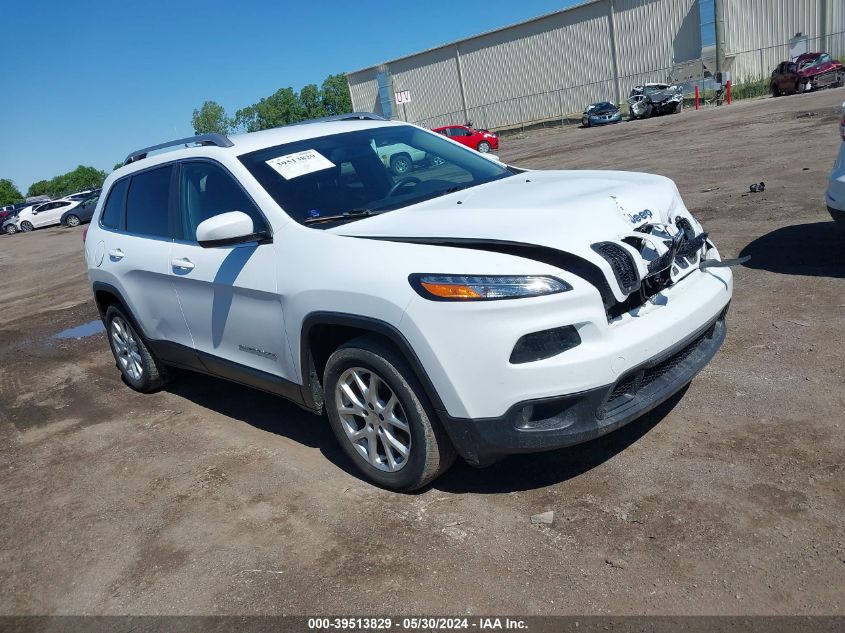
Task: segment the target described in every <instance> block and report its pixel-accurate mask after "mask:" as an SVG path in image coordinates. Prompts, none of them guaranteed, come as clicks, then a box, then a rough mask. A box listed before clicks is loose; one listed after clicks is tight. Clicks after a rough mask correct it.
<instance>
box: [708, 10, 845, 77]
mask: <svg viewBox="0 0 845 633" xmlns="http://www.w3.org/2000/svg"><path fill="white" fill-rule="evenodd" d="M722 2H723V7H724V18H725V50H726V51H727V52H728V53H729V54H733V55H735V56H736V57H735V60H734V62H733V66H732V67H731V76H732V79H733V81H734V83H743V82H745V81H753V80H756V79H762V78H765V77H768V76H769V75H770V74H771V72H772V70H773V69H774V67H775V66H777V65H778V64H779V63H780V62H782V61H785V60H787V59H789V46H788V42H789V40H790V38H792V37H793V36H794V35H795V34H796V33H798V32H800V33H803V34H804V35H806V36H808V37H809V38H810V42H809V48H810V50H811V51H817V50H829V51H831V52H833V53H834V54H842V52H845V51H843V44H845V39H843V36H842V35H839V33H842V32H843V31H845V9H843V6H845V0H722Z"/></svg>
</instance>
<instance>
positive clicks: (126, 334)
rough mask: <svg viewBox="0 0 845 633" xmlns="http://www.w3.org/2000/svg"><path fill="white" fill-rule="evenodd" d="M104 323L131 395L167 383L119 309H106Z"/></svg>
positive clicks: (118, 365)
mask: <svg viewBox="0 0 845 633" xmlns="http://www.w3.org/2000/svg"><path fill="white" fill-rule="evenodd" d="M105 322H106V336H108V338H109V346H110V347H111V351H112V354H114V360H115V363H116V364H117V368H118V369H119V370H120V373H121V374H122V375H123V380H124V382H126V384H127V385H129V386H130V387H132V389H134V390H135V391H140V392H141V393H150V392H151V391H155V390H156V389H158V388H159V387H161V386H162V385H163V384H164V383H165V382H167V378H166V376H165V373H164V368H163V366H162V365H160V364H159V363H158V362H157V361H156V359H155V358H153V355H152V353H151V352H150V350H149V348H148V347H147V344H146V342H145V341H144V339H143V338H141V335H140V334H139V333H138V331H137V330H136V329H135V327H134V326H133V325H132V323H131V321H130V320H129V319H128V318H127V316H126V315H125V314H124V313H123V311H122V310H121V309H120V308H118V307H117V306H114V305H111V306H109V308H108V310H106V317H105Z"/></svg>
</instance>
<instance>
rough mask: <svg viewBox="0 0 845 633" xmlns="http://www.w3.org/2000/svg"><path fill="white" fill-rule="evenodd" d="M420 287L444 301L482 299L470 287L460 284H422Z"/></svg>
mask: <svg viewBox="0 0 845 633" xmlns="http://www.w3.org/2000/svg"><path fill="white" fill-rule="evenodd" d="M420 285H421V286H422V287H423V288H425V289H426V290H428V292H430V293H431V294H433V295H434V296H435V297H442V298H443V299H480V298H481V295H480V294H478V293H477V292H476V291H475V290H473V289H472V288H470V287H469V286H463V285H458V284H432V283H426V282H424V281H423V282H421V283H420Z"/></svg>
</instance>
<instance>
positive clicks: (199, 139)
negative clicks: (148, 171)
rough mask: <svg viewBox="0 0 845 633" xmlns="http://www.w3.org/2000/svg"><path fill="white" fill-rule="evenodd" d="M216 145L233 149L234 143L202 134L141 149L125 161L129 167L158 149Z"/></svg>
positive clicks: (224, 137) (214, 134) (217, 135)
mask: <svg viewBox="0 0 845 633" xmlns="http://www.w3.org/2000/svg"><path fill="white" fill-rule="evenodd" d="M192 144H193V145H216V146H217V147H232V146H233V145H234V143H233V142H232V141H230V140H229V138H228V137H226V136H224V135H222V134H216V133H212V134H200V135H198V136H189V137H187V138H179V139H176V140H175V141H167V142H166V143H160V144H158V145H153V146H151V147H145V148H144V149H139V150H137V151H135V152H132V153H131V154H129V156H127V157H126V160H125V161H123V164H124V165H128V164H129V163H134V162H135V161H136V160H141V159H142V158H146V157H147V154H149V153H150V152H154V151H155V150H157V149H165V148H166V147H176V146H177V145H192Z"/></svg>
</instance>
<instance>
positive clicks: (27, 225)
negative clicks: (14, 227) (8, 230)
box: [21, 220, 35, 233]
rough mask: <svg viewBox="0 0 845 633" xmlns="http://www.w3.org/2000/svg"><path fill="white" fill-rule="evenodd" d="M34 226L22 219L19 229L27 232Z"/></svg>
mask: <svg viewBox="0 0 845 633" xmlns="http://www.w3.org/2000/svg"><path fill="white" fill-rule="evenodd" d="M34 228H35V227H34V226H32V223H31V222H28V221H27V220H24V221H23V222H21V231H23V232H24V233H29V232H30V231H32V230H33V229H34Z"/></svg>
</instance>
